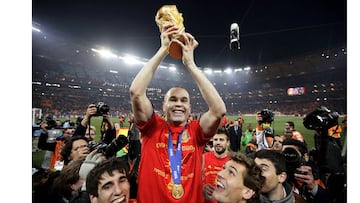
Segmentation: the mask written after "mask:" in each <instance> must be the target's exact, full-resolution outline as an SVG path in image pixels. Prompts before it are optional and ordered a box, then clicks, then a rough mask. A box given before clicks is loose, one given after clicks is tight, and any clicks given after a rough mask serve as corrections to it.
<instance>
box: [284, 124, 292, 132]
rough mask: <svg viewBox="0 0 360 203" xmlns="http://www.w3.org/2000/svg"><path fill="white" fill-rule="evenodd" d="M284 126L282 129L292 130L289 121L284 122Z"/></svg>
mask: <svg viewBox="0 0 360 203" xmlns="http://www.w3.org/2000/svg"><path fill="white" fill-rule="evenodd" d="M284 127H285V130H284V131H285V132H286V131H292V127H291V126H290V124H289V123H285V126H284Z"/></svg>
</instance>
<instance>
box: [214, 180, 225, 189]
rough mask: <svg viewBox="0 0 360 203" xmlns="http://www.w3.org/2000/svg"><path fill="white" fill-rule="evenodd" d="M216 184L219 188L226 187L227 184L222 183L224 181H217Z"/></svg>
mask: <svg viewBox="0 0 360 203" xmlns="http://www.w3.org/2000/svg"><path fill="white" fill-rule="evenodd" d="M216 186H217V187H218V188H223V189H224V188H225V186H224V185H223V184H222V183H220V182H217V184H216Z"/></svg>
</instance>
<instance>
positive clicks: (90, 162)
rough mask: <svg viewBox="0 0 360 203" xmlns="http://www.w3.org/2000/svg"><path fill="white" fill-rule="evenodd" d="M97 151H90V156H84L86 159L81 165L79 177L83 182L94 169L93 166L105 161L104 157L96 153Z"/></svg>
mask: <svg viewBox="0 0 360 203" xmlns="http://www.w3.org/2000/svg"><path fill="white" fill-rule="evenodd" d="M96 151H97V150H94V151H92V152H91V153H90V154H88V155H87V156H86V159H85V160H84V162H83V163H82V164H81V167H80V171H79V176H80V178H82V179H83V180H86V176H87V175H88V173H89V172H90V171H91V169H93V168H94V167H95V165H96V164H97V163H99V162H101V161H103V160H105V156H104V155H103V154H101V153H96Z"/></svg>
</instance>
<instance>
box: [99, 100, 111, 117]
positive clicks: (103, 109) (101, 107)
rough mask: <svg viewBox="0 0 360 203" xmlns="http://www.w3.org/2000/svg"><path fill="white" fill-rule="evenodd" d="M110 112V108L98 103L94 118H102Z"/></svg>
mask: <svg viewBox="0 0 360 203" xmlns="http://www.w3.org/2000/svg"><path fill="white" fill-rule="evenodd" d="M109 111H110V108H109V106H108V105H107V104H105V103H104V102H99V103H97V105H96V114H95V116H102V115H104V114H107V113H108V112H109Z"/></svg>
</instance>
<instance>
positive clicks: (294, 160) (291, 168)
mask: <svg viewBox="0 0 360 203" xmlns="http://www.w3.org/2000/svg"><path fill="white" fill-rule="evenodd" d="M282 154H283V156H284V157H285V161H286V172H287V173H288V174H289V175H290V176H292V174H294V173H298V174H303V175H305V174H306V173H305V172H303V171H299V170H297V168H299V167H300V166H303V165H305V164H306V161H305V160H304V158H302V157H301V156H300V155H299V154H298V152H297V151H296V150H295V149H293V148H285V149H284V151H283V152H282Z"/></svg>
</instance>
